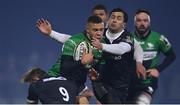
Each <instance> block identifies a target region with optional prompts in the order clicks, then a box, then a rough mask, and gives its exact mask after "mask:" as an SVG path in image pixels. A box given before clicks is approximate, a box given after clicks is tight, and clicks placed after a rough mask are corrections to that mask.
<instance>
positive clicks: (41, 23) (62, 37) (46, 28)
mask: <svg viewBox="0 0 180 105" xmlns="http://www.w3.org/2000/svg"><path fill="white" fill-rule="evenodd" d="M36 27H37V28H38V30H39V31H40V32H41V33H43V34H44V35H46V36H50V37H51V38H53V39H55V40H56V41H58V42H60V43H64V42H65V41H67V40H68V39H69V38H70V37H71V36H70V35H68V34H63V33H59V32H56V31H53V30H52V26H51V24H50V22H49V21H48V20H45V19H43V18H42V19H38V21H37V23H36Z"/></svg>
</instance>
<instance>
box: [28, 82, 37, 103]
mask: <svg viewBox="0 0 180 105" xmlns="http://www.w3.org/2000/svg"><path fill="white" fill-rule="evenodd" d="M34 89H35V88H34V85H33V84H31V85H30V86H29V90H28V97H27V103H29V104H37V103H38V96H37V94H36V93H35V90H34Z"/></svg>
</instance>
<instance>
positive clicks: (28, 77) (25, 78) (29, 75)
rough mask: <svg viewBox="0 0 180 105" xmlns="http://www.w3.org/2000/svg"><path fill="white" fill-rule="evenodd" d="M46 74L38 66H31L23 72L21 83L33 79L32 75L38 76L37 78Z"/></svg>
mask: <svg viewBox="0 0 180 105" xmlns="http://www.w3.org/2000/svg"><path fill="white" fill-rule="evenodd" d="M46 75H47V73H46V72H45V71H43V70H42V69H40V68H32V69H30V70H29V71H27V72H26V73H25V75H24V76H23V77H22V78H21V82H22V83H29V82H32V81H34V77H38V78H39V79H42V78H44V77H45V76H46Z"/></svg>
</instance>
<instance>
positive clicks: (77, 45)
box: [60, 33, 102, 84]
mask: <svg viewBox="0 0 180 105" xmlns="http://www.w3.org/2000/svg"><path fill="white" fill-rule="evenodd" d="M83 49H85V50H86V53H89V51H90V50H92V53H93V55H94V61H93V63H92V64H86V65H82V64H81V57H82V54H83ZM101 56H102V51H101V50H98V49H96V48H95V47H93V46H92V45H91V42H90V38H89V37H88V36H87V35H86V34H84V33H80V34H76V35H73V36H72V37H71V38H69V39H68V40H67V41H66V42H65V43H64V45H63V48H62V56H61V68H60V75H62V76H63V77H66V78H68V79H70V80H74V81H75V82H76V83H77V84H84V83H85V82H86V78H87V72H88V70H87V69H89V68H91V67H95V68H96V66H98V63H99V62H100V59H101Z"/></svg>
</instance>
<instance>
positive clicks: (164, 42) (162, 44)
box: [159, 35, 171, 53]
mask: <svg viewBox="0 0 180 105" xmlns="http://www.w3.org/2000/svg"><path fill="white" fill-rule="evenodd" d="M159 48H160V50H161V51H162V52H163V53H166V52H168V51H169V50H170V48H171V44H170V42H169V41H168V39H167V38H166V37H164V36H163V35H161V36H160V37H159Z"/></svg>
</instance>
